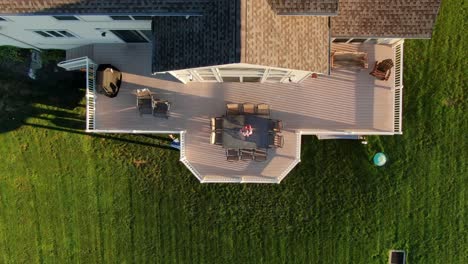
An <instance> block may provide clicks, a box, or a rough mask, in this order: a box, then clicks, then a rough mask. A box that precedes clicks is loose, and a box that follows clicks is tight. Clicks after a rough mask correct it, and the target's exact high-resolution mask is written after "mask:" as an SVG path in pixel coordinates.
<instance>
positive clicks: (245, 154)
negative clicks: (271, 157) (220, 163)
mask: <svg viewBox="0 0 468 264" xmlns="http://www.w3.org/2000/svg"><path fill="white" fill-rule="evenodd" d="M253 157H254V156H253V149H241V150H240V159H241V160H243V161H247V160H252V159H253Z"/></svg>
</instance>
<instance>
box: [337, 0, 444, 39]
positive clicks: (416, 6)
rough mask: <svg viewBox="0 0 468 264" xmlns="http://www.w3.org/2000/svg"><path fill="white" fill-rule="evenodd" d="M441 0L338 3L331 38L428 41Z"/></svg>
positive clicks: (344, 0) (349, 1) (351, 1)
mask: <svg viewBox="0 0 468 264" xmlns="http://www.w3.org/2000/svg"><path fill="white" fill-rule="evenodd" d="M440 1H441V0H340V2H339V14H338V16H335V17H332V18H331V29H332V37H398V38H430V37H431V35H432V29H433V27H434V23H435V20H436V17H437V13H438V10H439V6H440Z"/></svg>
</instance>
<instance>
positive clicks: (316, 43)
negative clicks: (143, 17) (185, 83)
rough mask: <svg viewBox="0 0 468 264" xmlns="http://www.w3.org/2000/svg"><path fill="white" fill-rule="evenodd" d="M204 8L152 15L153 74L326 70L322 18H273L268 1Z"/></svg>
mask: <svg viewBox="0 0 468 264" xmlns="http://www.w3.org/2000/svg"><path fill="white" fill-rule="evenodd" d="M239 5H240V6H239ZM239 11H240V13H239ZM207 12H208V13H204V14H203V16H201V17H190V18H189V19H186V18H183V17H154V18H153V35H154V41H153V43H154V56H153V72H161V71H170V70H178V69H186V68H196V67H205V66H214V65H222V64H230V63H248V64H255V65H263V66H269V67H278V68H287V69H296V70H304V71H313V72H320V73H326V72H328V48H329V27H328V18H327V17H322V16H321V17H312V16H278V15H277V14H276V12H275V11H274V10H273V9H272V7H271V5H270V4H269V0H216V1H213V8H212V9H207Z"/></svg>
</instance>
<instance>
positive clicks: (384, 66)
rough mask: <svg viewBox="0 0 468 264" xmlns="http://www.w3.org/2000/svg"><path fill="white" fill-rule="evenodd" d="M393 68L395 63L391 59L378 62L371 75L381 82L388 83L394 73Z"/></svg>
mask: <svg viewBox="0 0 468 264" xmlns="http://www.w3.org/2000/svg"><path fill="white" fill-rule="evenodd" d="M392 68H393V61H392V60H391V59H386V60H383V61H381V62H378V61H376V62H375V65H374V69H373V70H372V71H371V72H370V73H369V74H370V75H372V76H374V77H375V78H377V79H379V80H382V81H388V79H389V78H390V75H391V73H392Z"/></svg>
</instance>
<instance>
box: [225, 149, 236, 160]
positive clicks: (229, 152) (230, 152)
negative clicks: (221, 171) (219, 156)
mask: <svg viewBox="0 0 468 264" xmlns="http://www.w3.org/2000/svg"><path fill="white" fill-rule="evenodd" d="M226 159H227V161H238V160H239V150H238V149H226Z"/></svg>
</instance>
